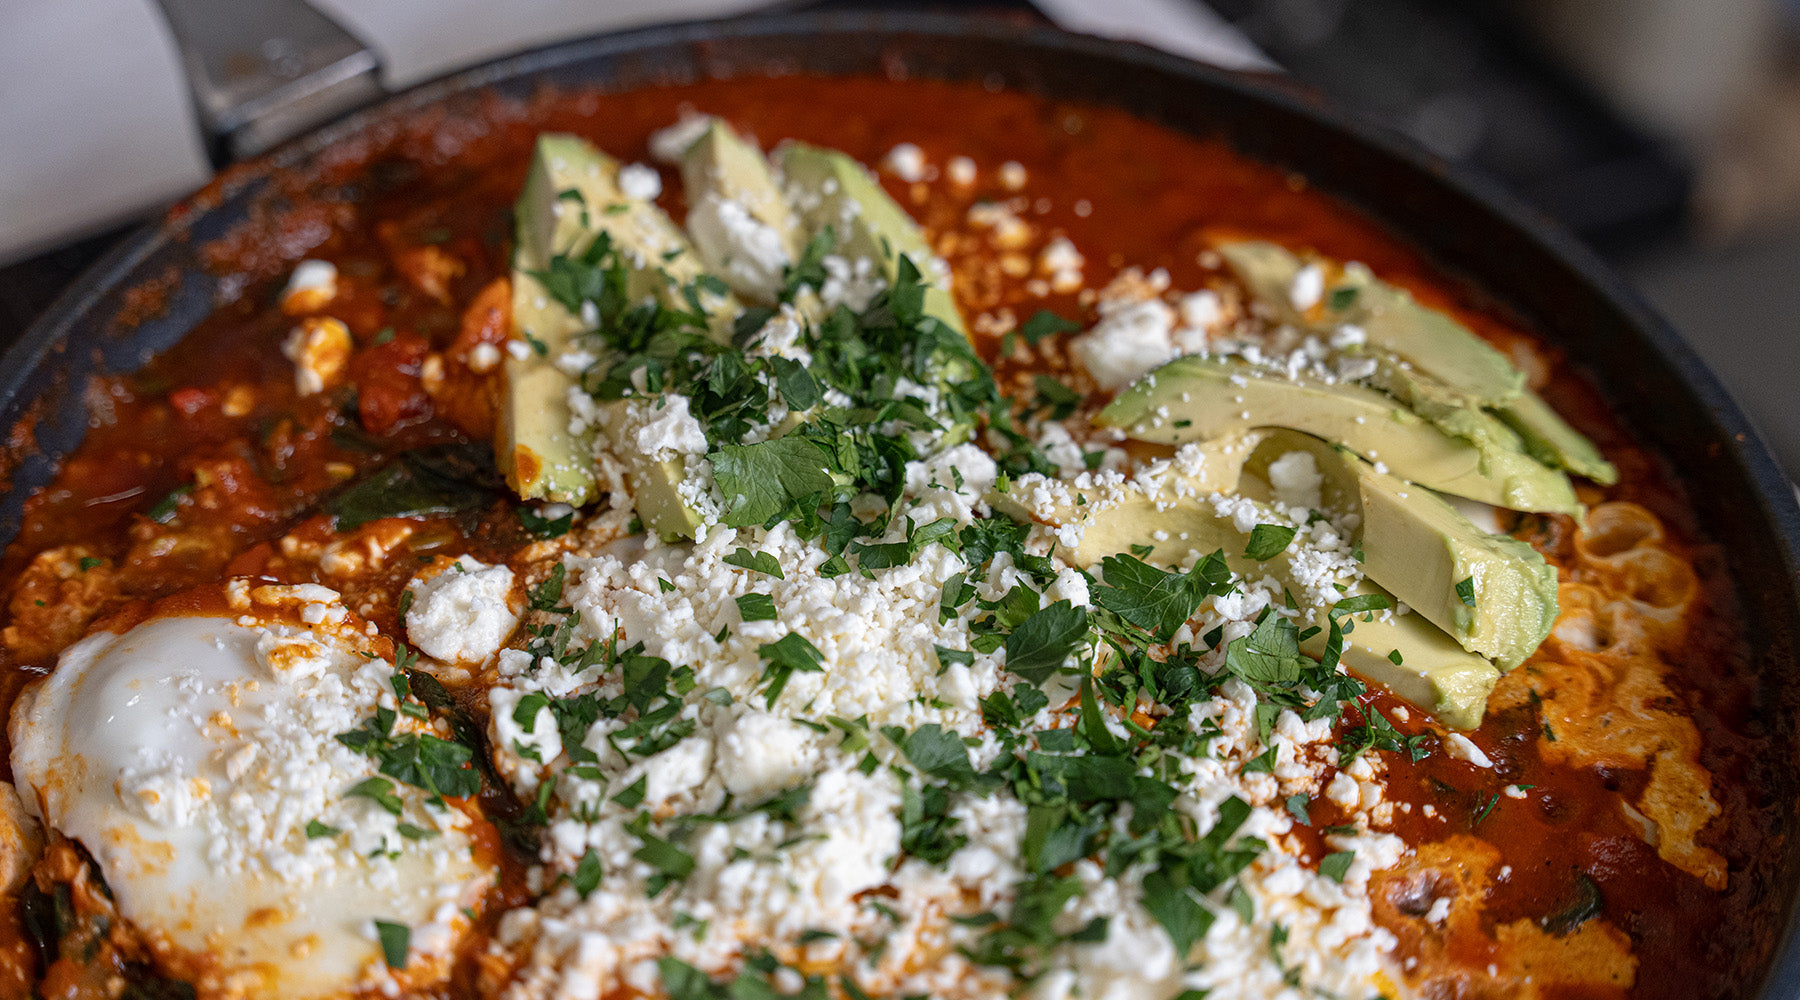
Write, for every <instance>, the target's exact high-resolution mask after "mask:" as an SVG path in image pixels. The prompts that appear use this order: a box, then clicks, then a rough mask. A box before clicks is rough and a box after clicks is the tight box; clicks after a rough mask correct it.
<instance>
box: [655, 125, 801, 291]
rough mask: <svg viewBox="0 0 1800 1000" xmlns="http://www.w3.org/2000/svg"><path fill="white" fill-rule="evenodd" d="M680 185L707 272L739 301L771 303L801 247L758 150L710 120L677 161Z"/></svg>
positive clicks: (690, 230) (797, 228)
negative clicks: (735, 295) (734, 294)
mask: <svg viewBox="0 0 1800 1000" xmlns="http://www.w3.org/2000/svg"><path fill="white" fill-rule="evenodd" d="M681 183H682V187H683V188H684V189H685V190H686V192H687V197H688V205H689V206H690V207H689V208H688V217H687V229H688V233H689V235H690V236H692V237H693V241H694V246H695V248H696V249H698V250H699V252H700V256H701V259H702V260H703V261H704V262H705V264H706V266H707V268H708V269H710V270H711V271H712V272H713V273H714V274H717V275H719V277H720V278H722V279H723V280H724V281H725V283H726V284H728V285H730V286H731V289H732V291H734V292H736V293H738V294H739V295H742V296H744V297H745V298H747V299H751V300H753V301H756V302H759V303H762V304H763V305H772V304H774V302H775V301H776V299H777V298H778V297H779V296H780V294H781V286H782V278H783V271H784V269H785V268H786V267H787V266H788V265H791V264H792V263H793V262H794V261H795V260H797V259H799V257H800V252H801V249H802V243H803V241H802V238H801V233H800V226H799V224H798V222H797V221H796V220H795V218H794V213H793V210H792V209H791V208H789V206H788V203H787V199H786V198H785V197H784V196H783V195H782V193H781V187H780V185H779V184H777V183H776V182H775V174H774V172H773V171H772V170H770V169H769V161H768V159H767V158H765V157H764V156H763V154H762V150H760V149H758V148H757V147H756V145H755V144H754V143H751V142H749V141H747V140H745V139H744V138H742V137H740V136H739V135H738V134H737V133H736V132H734V131H732V129H731V127H730V126H729V125H726V124H725V123H724V122H722V121H718V120H716V119H715V120H714V121H713V123H712V125H711V126H709V127H708V128H707V130H706V132H705V133H703V134H702V135H701V136H700V138H699V139H697V140H695V142H694V144H693V145H692V146H689V147H688V149H687V152H686V153H685V154H683V156H682V158H681ZM740 213H741V214H740ZM728 217H735V218H736V219H737V222H736V224H732V223H731V222H730V221H728Z"/></svg>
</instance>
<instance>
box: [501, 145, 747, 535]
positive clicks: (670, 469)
mask: <svg viewBox="0 0 1800 1000" xmlns="http://www.w3.org/2000/svg"><path fill="white" fill-rule="evenodd" d="M619 172H620V164H619V162H618V161H617V160H615V159H613V158H612V157H610V156H608V155H606V154H605V153H603V152H601V151H600V150H599V149H597V148H595V147H594V145H593V144H592V143H589V142H588V141H587V140H585V139H582V138H580V137H578V136H572V135H565V134H559V133H549V134H545V135H541V136H539V137H538V143H537V149H536V151H535V154H534V156H533V158H532V163H531V168H530V170H529V172H528V173H527V175H526V181H525V187H524V190H523V191H522V192H521V193H520V195H519V201H518V203H517V205H516V206H515V210H514V221H515V225H516V229H517V232H516V243H515V246H514V251H513V274H512V280H513V313H512V322H513V329H514V332H515V334H516V335H517V337H518V339H520V340H523V341H525V342H526V343H528V344H531V345H532V349H531V350H530V351H528V352H525V356H524V357H522V358H521V357H515V356H509V357H508V358H507V360H506V378H505V379H504V380H503V385H504V390H503V399H502V405H501V412H500V420H499V421H498V424H499V426H498V428H497V431H496V438H497V442H496V443H497V447H496V449H495V451H496V454H497V455H498V457H499V461H500V464H501V471H502V472H503V473H505V475H506V477H507V482H508V483H509V484H511V485H512V487H513V488H514V489H515V490H516V491H517V492H518V493H519V495H520V496H521V497H524V498H526V499H540V498H541V499H548V500H560V501H562V502H565V503H572V504H581V503H586V502H588V501H590V500H592V499H594V495H595V492H596V486H595V480H594V472H595V464H594V458H593V452H594V437H595V431H594V429H593V428H589V429H588V430H586V431H583V432H581V433H579V434H577V433H576V432H574V431H573V430H571V427H570V424H571V422H570V412H569V408H568V403H567V399H568V393H569V391H570V389H571V388H573V387H574V386H575V385H576V382H575V379H574V378H573V377H572V376H571V375H569V374H568V373H566V372H564V371H563V370H562V369H561V368H559V367H558V366H557V364H556V361H557V359H558V358H559V357H560V356H561V355H562V354H563V353H564V351H565V349H567V348H568V347H569V345H570V344H571V342H572V341H574V340H575V338H576V337H577V336H579V335H580V334H581V333H583V332H584V331H586V330H587V328H588V324H587V323H586V322H584V321H583V320H582V319H581V318H580V317H579V316H576V315H573V314H571V313H570V312H569V311H568V310H567V309H566V308H564V307H563V305H562V304H560V303H558V302H557V301H556V300H555V299H554V298H553V297H552V296H551V295H550V294H549V293H548V292H547V290H546V289H545V287H544V284H543V281H542V279H541V278H540V277H539V275H540V274H542V273H543V272H545V271H547V270H548V269H549V268H550V267H551V262H552V260H553V259H554V258H555V257H557V256H559V255H572V254H577V253H582V252H585V251H586V250H587V249H588V248H589V247H591V246H592V245H593V244H594V242H595V241H596V240H597V239H599V238H600V237H601V235H602V234H604V235H605V236H607V237H608V238H610V239H611V241H612V245H613V247H614V249H615V251H616V252H617V253H618V254H619V255H620V256H621V258H622V259H623V260H624V261H625V263H626V290H627V295H628V296H629V297H630V298H631V299H632V300H634V301H638V300H642V299H646V298H656V299H658V300H660V301H661V302H662V303H663V304H664V305H666V306H668V307H670V308H673V309H681V310H684V311H685V310H689V309H691V308H692V305H691V304H690V303H689V302H688V299H687V294H686V290H687V288H688V286H692V285H694V284H695V283H696V282H697V281H698V280H699V279H700V278H701V277H702V276H704V274H705V271H704V270H703V269H702V267H701V263H700V261H699V259H698V255H697V254H696V253H695V252H694V249H693V247H692V245H690V244H689V243H688V241H687V238H686V237H685V236H684V235H682V232H681V230H680V228H678V227H677V226H676V225H675V224H674V223H673V222H672V221H670V219H669V217H668V216H667V215H666V214H665V213H664V212H663V211H662V209H660V208H658V207H657V206H656V205H655V203H654V202H651V201H648V200H644V199H640V198H632V197H630V196H629V195H627V194H626V193H625V191H624V189H623V188H622V187H621V186H620V183H619ZM697 297H698V299H699V301H700V303H701V305H702V307H703V309H704V310H705V312H706V316H707V327H708V333H709V335H710V336H712V337H713V338H714V339H716V340H720V341H724V340H726V339H728V338H729V337H730V334H731V323H732V320H733V319H734V318H735V317H736V315H737V314H738V313H739V312H740V311H741V307H740V306H739V305H738V303H737V301H736V298H735V297H734V296H732V295H730V294H729V293H726V294H722V295H721V294H717V293H716V292H713V291H706V290H700V291H699V292H698V295H697ZM538 345H542V347H541V349H540V348H539V346H538ZM605 405H606V406H607V408H608V410H609V412H608V414H607V417H608V419H606V420H603V421H601V422H602V423H607V424H609V425H613V426H615V427H617V426H621V425H624V424H628V423H629V420H628V419H627V415H626V414H625V413H623V412H622V409H623V407H624V404H622V403H612V404H605ZM614 450H615V451H616V452H618V458H619V460H620V461H621V462H622V463H623V464H624V466H625V470H626V474H627V476H628V477H629V478H630V480H631V487H632V491H633V493H634V495H635V496H636V497H637V501H638V514H639V516H640V517H641V518H642V519H643V521H644V523H645V525H646V526H647V527H649V528H650V529H651V530H653V531H657V532H658V533H660V534H662V535H664V536H681V537H692V534H693V531H694V528H695V526H696V525H697V524H698V517H697V515H695V514H694V512H693V511H691V510H688V509H687V505H686V504H685V503H684V502H683V501H682V500H681V499H680V497H679V494H678V492H677V489H676V488H677V486H678V484H679V483H680V482H681V480H682V475H683V473H684V472H685V469H684V463H682V462H680V461H665V462H657V461H652V460H650V459H649V458H648V457H646V456H644V455H640V454H637V453H636V449H635V448H617V449H614Z"/></svg>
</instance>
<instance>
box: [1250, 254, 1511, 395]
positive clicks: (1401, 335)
mask: <svg viewBox="0 0 1800 1000" xmlns="http://www.w3.org/2000/svg"><path fill="white" fill-rule="evenodd" d="M1217 250H1218V252H1219V256H1220V257H1223V258H1224V259H1225V263H1226V264H1227V265H1228V266H1229V267H1230V268H1231V270H1232V272H1233V273H1234V274H1236V275H1237V276H1238V279H1239V280H1240V281H1242V282H1243V283H1244V286H1245V287H1246V288H1248V289H1249V291H1250V294H1251V295H1253V296H1254V297H1255V298H1256V300H1257V302H1259V303H1260V304H1262V305H1263V306H1264V307H1265V308H1268V309H1270V310H1271V311H1273V312H1274V313H1275V315H1276V316H1277V317H1278V318H1279V319H1281V320H1283V321H1284V322H1288V323H1293V324H1294V325H1296V326H1310V325H1313V324H1311V323H1309V322H1308V321H1307V319H1306V314H1305V313H1304V312H1303V311H1302V310H1299V309H1296V308H1294V304H1293V298H1292V294H1291V292H1290V289H1292V288H1293V286H1294V279H1295V277H1296V276H1298V275H1299V274H1300V272H1301V270H1302V269H1303V268H1305V267H1306V266H1307V265H1306V262H1304V261H1302V260H1301V259H1300V258H1299V257H1298V256H1296V255H1295V254H1293V253H1292V252H1290V251H1289V250H1287V249H1286V248H1285V247H1282V246H1278V245H1276V244H1274V243H1266V242H1263V241H1260V240H1244V241H1241V242H1230V243H1221V244H1219V245H1218V247H1217ZM1315 266H1316V265H1315ZM1334 292H1336V293H1337V294H1336V295H1335V296H1334V297H1331V298H1327V299H1326V305H1325V308H1326V309H1328V310H1329V312H1330V316H1331V319H1332V321H1333V322H1334V323H1337V324H1342V323H1354V324H1356V325H1357V326H1359V327H1361V328H1362V329H1363V332H1364V333H1365V334H1367V336H1368V343H1369V345H1370V346H1371V347H1376V348H1379V349H1381V350H1384V351H1388V352H1390V353H1393V354H1396V355H1399V356H1400V357H1402V358H1405V359H1406V360H1407V361H1409V362H1411V363H1412V365H1413V366H1414V367H1416V368H1418V369H1419V370H1420V371H1423V372H1424V373H1425V374H1427V375H1430V376H1431V377H1433V378H1435V379H1437V380H1438V381H1439V382H1442V383H1443V384H1444V385H1446V386H1448V387H1450V388H1451V389H1452V390H1453V391H1455V392H1457V393H1460V394H1462V395H1465V396H1469V397H1471V398H1473V399H1475V400H1476V401H1477V402H1479V403H1480V404H1482V405H1484V406H1502V405H1505V404H1506V403H1509V402H1511V401H1513V400H1514V399H1517V398H1518V396H1519V393H1520V392H1522V391H1523V390H1524V388H1525V375H1524V373H1523V372H1521V371H1519V370H1518V369H1517V368H1514V367H1513V365H1512V362H1510V361H1508V360H1506V355H1504V354H1501V353H1500V352H1499V351H1498V350H1495V349H1494V347H1493V345H1491V344H1489V343H1488V342H1487V341H1485V340H1482V339H1481V338H1480V337H1477V336H1476V335H1475V334H1474V333H1472V332H1470V331H1469V330H1468V329H1467V328H1466V327H1464V326H1462V325H1461V324H1458V323H1457V322H1456V321H1454V320H1452V319H1451V318H1450V317H1448V316H1445V315H1444V314H1443V313H1440V312H1437V311H1435V310H1431V309H1426V308H1424V307H1422V306H1420V305H1419V304H1418V303H1416V302H1414V301H1413V298H1412V296H1411V295H1409V294H1408V293H1407V292H1406V291H1404V290H1403V289H1400V288H1396V287H1394V286H1393V285H1390V284H1387V283H1386V282H1383V281H1378V280H1376V279H1375V277H1374V275H1372V274H1370V273H1369V271H1368V269H1367V268H1364V267H1346V268H1343V269H1342V281H1341V282H1340V283H1339V284H1338V285H1337V286H1336V288H1335V289H1334ZM1334 298H1335V299H1337V300H1338V301H1339V302H1341V305H1340V306H1339V307H1338V308H1332V306H1331V303H1332V302H1333V299H1334Z"/></svg>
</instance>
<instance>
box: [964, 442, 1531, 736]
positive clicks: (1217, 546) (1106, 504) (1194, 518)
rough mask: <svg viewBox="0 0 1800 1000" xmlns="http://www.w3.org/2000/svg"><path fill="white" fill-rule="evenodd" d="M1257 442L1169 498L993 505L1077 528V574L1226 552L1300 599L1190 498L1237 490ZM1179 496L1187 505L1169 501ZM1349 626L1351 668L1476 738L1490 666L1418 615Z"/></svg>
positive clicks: (1279, 572) (1004, 500)
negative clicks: (1129, 555)
mask: <svg viewBox="0 0 1800 1000" xmlns="http://www.w3.org/2000/svg"><path fill="white" fill-rule="evenodd" d="M1256 440H1257V436H1256V435H1251V436H1250V437H1249V439H1248V440H1247V441H1245V442H1243V443H1240V444H1239V445H1237V446H1235V447H1233V448H1228V449H1222V450H1220V451H1218V452H1216V453H1215V454H1217V455H1218V456H1219V457H1220V458H1222V459H1224V460H1225V461H1227V462H1228V463H1229V465H1228V467H1226V468H1212V469H1208V470H1206V471H1204V472H1202V473H1200V474H1199V476H1198V478H1197V479H1195V480H1193V481H1191V482H1185V483H1182V484H1181V485H1180V486H1179V487H1176V488H1173V489H1171V490H1169V491H1167V495H1163V496H1158V497H1151V496H1149V495H1147V494H1145V493H1144V492H1143V491H1142V490H1141V489H1139V488H1137V487H1135V486H1132V487H1127V488H1126V489H1125V490H1124V491H1123V492H1122V493H1119V494H1109V495H1105V496H1100V495H1096V496H1093V497H1087V496H1081V497H1076V496H1075V491H1073V490H1072V489H1071V495H1070V499H1069V500H1068V501H1067V502H1062V503H1051V504H1041V503H1040V504H1034V505H1032V506H1031V507H1030V508H1027V507H1026V506H1025V505H1024V504H1022V503H1020V502H1019V500H1018V498H1017V497H1016V496H1013V495H1008V494H990V495H989V497H988V499H989V501H990V503H991V504H992V505H993V506H994V508H995V509H996V510H997V511H1001V512H1004V513H1006V514H1008V515H1010V516H1012V517H1014V518H1016V519H1019V520H1023V521H1037V522H1039V523H1045V524H1051V525H1056V526H1063V525H1074V526H1079V528H1080V541H1079V543H1078V544H1077V545H1076V546H1075V547H1074V548H1073V549H1071V550H1067V552H1066V554H1067V557H1068V558H1069V560H1070V561H1071V562H1073V563H1075V564H1076V565H1078V566H1082V567H1090V566H1094V565H1096V564H1098V563H1099V562H1100V561H1101V560H1102V559H1105V558H1106V557H1107V556H1111V555H1118V554H1120V553H1125V552H1131V551H1134V548H1135V551H1137V552H1144V551H1145V548H1144V547H1146V546H1147V547H1148V550H1149V551H1148V554H1147V555H1146V556H1144V558H1146V559H1148V560H1149V561H1150V562H1153V563H1160V564H1163V565H1174V564H1177V563H1180V562H1181V561H1182V560H1183V559H1185V558H1186V557H1187V556H1188V555H1190V554H1191V553H1194V552H1200V553H1210V552H1213V551H1220V552H1222V553H1223V555H1224V557H1225V560H1226V562H1227V563H1228V564H1229V565H1230V566H1231V569H1232V571H1233V572H1235V573H1238V574H1240V575H1246V576H1250V577H1252V578H1263V577H1273V578H1274V579H1275V580H1276V581H1277V582H1278V583H1279V584H1281V585H1282V586H1285V587H1288V588H1289V589H1295V590H1297V589H1299V588H1297V587H1295V586H1294V585H1293V583H1292V581H1293V576H1294V573H1293V566H1292V563H1291V560H1290V557H1289V555H1288V554H1287V553H1282V554H1279V555H1277V556H1275V557H1273V558H1271V559H1268V560H1266V561H1262V562H1257V561H1254V560H1251V559H1249V558H1248V557H1247V556H1246V555H1245V554H1244V553H1245V549H1246V547H1247V544H1248V542H1249V535H1247V534H1245V533H1244V532H1240V531H1238V530H1237V528H1236V526H1235V524H1234V523H1233V522H1232V521H1231V519H1230V518H1227V517H1222V516H1220V515H1218V514H1217V513H1215V512H1214V510H1213V508H1212V507H1211V506H1210V505H1209V504H1207V503H1206V502H1205V501H1203V500H1196V499H1192V498H1193V497H1194V496H1195V495H1196V494H1199V495H1204V494H1205V493H1206V492H1210V491H1212V490H1213V489H1216V488H1217V487H1216V486H1214V484H1216V483H1222V482H1236V479H1235V475H1236V473H1235V472H1234V471H1233V468H1234V467H1241V466H1242V465H1243V463H1244V458H1245V454H1246V453H1247V452H1248V450H1249V449H1250V448H1253V447H1254V446H1255V441H1256ZM1014 489H1015V491H1016V490H1017V489H1019V487H1014ZM1175 494H1180V495H1181V496H1185V497H1188V499H1174V500H1172V499H1171V497H1172V496H1174V495H1175ZM1346 586H1347V589H1346V590H1345V592H1344V596H1345V597H1354V596H1358V595H1362V594H1383V595H1384V596H1386V595H1385V593H1384V592H1383V591H1382V590H1380V588H1377V587H1375V586H1374V585H1372V584H1371V583H1369V582H1367V581H1358V582H1356V583H1354V584H1347V585H1346ZM1352 617H1353V618H1354V619H1355V623H1354V625H1353V626H1351V628H1350V632H1349V633H1348V634H1347V635H1346V636H1345V642H1344V651H1343V654H1342V662H1343V664H1344V665H1345V666H1346V667H1347V668H1349V669H1350V670H1352V671H1354V672H1355V673H1356V674H1358V675H1359V676H1361V677H1363V678H1365V679H1367V680H1371V681H1374V682H1376V683H1378V684H1381V685H1383V686H1384V687H1386V688H1388V689H1389V690H1391V691H1393V692H1394V693H1395V694H1396V695H1398V696H1399V697H1401V698H1403V699H1405V700H1406V701H1407V702H1409V703H1411V704H1413V705H1415V706H1417V707H1419V708H1421V709H1424V710H1425V711H1428V712H1430V713H1431V714H1432V715H1433V716H1435V717H1436V718H1437V719H1438V720H1439V721H1440V722H1442V723H1443V724H1445V725H1447V726H1450V727H1452V728H1454V729H1473V728H1475V727H1476V726H1479V725H1480V724H1481V718H1482V715H1483V714H1484V713H1485V712H1486V710H1487V699H1488V695H1489V693H1491V692H1492V691H1493V689H1494V685H1495V684H1496V683H1498V681H1499V679H1500V671H1499V670H1498V669H1497V668H1496V667H1495V666H1494V664H1493V663H1491V662H1489V661H1488V660H1487V659H1486V658H1485V657H1483V656H1481V655H1480V654H1478V653H1472V652H1469V651H1468V650H1465V649H1463V648H1462V647H1461V646H1459V645H1458V644H1457V643H1456V642H1455V640H1453V639H1451V638H1450V637H1449V636H1448V635H1445V634H1444V632H1443V631H1442V630H1440V629H1439V628H1438V627H1437V626H1435V625H1433V624H1432V623H1431V622H1429V621H1427V620H1426V619H1425V618H1424V617H1423V616H1422V615H1420V614H1419V613H1417V612H1416V611H1415V612H1409V613H1407V614H1403V615H1388V616H1386V618H1385V619H1384V617H1383V616H1382V615H1374V616H1363V615H1356V616H1352ZM1365 618H1367V620H1364V619H1365ZM1315 624H1317V623H1315ZM1325 641H1326V636H1325V635H1324V633H1323V632H1321V633H1319V634H1315V635H1314V636H1312V637H1311V638H1309V639H1308V640H1306V641H1305V642H1304V643H1302V644H1301V648H1302V649H1303V650H1304V651H1305V652H1307V653H1308V654H1309V655H1311V656H1315V657H1316V656H1319V655H1320V654H1321V653H1322V652H1323V650H1324V646H1325Z"/></svg>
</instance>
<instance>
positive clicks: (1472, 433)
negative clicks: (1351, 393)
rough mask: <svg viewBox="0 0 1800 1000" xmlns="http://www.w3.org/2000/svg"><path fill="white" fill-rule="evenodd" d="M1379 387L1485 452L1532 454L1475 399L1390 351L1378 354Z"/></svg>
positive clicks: (1516, 433)
mask: <svg viewBox="0 0 1800 1000" xmlns="http://www.w3.org/2000/svg"><path fill="white" fill-rule="evenodd" d="M1375 363H1376V370H1375V379H1374V384H1375V386H1376V388H1378V389H1380V390H1381V391H1383V392H1385V393H1387V394H1388V395H1390V396H1392V397H1394V398H1395V399H1397V400H1399V401H1400V402H1401V403H1403V404H1405V406H1406V408H1407V409H1409V410H1411V411H1413V412H1414V413H1416V414H1418V415H1419V416H1421V417H1423V418H1425V421H1426V422H1427V423H1429V424H1431V425H1432V426H1433V427H1436V428H1437V429H1438V430H1441V431H1443V432H1444V433H1445V434H1448V435H1450V436H1451V437H1453V438H1459V439H1461V440H1463V441H1467V442H1469V443H1470V444H1472V445H1474V446H1475V447H1476V448H1477V449H1478V450H1480V451H1481V453H1482V454H1483V455H1484V456H1488V455H1494V454H1496V453H1501V452H1510V453H1512V454H1530V453H1529V452H1527V451H1526V449H1525V443H1524V441H1523V440H1521V439H1520V437H1519V434H1518V432H1517V431H1515V430H1513V429H1512V428H1511V427H1509V426H1507V425H1506V423H1505V422H1503V421H1502V420H1501V419H1500V418H1499V417H1496V416H1494V415H1493V414H1491V413H1489V412H1488V411H1486V410H1484V409H1482V408H1481V407H1480V406H1478V405H1476V403H1475V402H1474V400H1472V399H1470V398H1469V397H1467V396H1464V395H1462V394H1460V393H1458V392H1457V391H1456V390H1454V389H1452V388H1450V387H1449V386H1447V385H1444V384H1443V383H1441V382H1439V381H1437V380H1436V379H1433V378H1432V377H1431V376H1429V375H1426V374H1425V373H1423V372H1421V371H1419V370H1418V369H1416V368H1413V367H1412V366H1411V365H1408V364H1406V363H1405V362H1403V361H1401V360H1400V359H1399V358H1397V357H1395V356H1393V355H1391V354H1385V353H1383V354H1379V355H1377V356H1376V357H1375Z"/></svg>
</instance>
